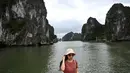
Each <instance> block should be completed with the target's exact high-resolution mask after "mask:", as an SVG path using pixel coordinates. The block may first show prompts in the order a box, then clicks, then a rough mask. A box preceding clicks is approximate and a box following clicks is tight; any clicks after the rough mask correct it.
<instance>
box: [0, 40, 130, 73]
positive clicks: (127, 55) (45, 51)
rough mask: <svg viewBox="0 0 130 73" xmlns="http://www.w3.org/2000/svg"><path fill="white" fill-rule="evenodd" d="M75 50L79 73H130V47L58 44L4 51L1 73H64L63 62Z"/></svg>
mask: <svg viewBox="0 0 130 73" xmlns="http://www.w3.org/2000/svg"><path fill="white" fill-rule="evenodd" d="M70 47H71V48H74V50H75V52H76V53H77V54H76V56H75V57H74V58H75V59H76V60H77V61H78V64H79V73H130V43H129V42H122V43H121V42H120V43H109V44H106V43H94V42H80V41H74V42H58V43H56V44H54V45H51V46H44V47H16V48H6V49H1V51H0V73H61V72H60V71H58V68H59V62H60V61H61V57H62V55H63V54H64V52H65V50H66V49H67V48H70Z"/></svg>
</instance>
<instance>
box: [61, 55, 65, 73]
mask: <svg viewBox="0 0 130 73" xmlns="http://www.w3.org/2000/svg"><path fill="white" fill-rule="evenodd" d="M61 70H62V71H64V70H65V56H63V58H62V64H61Z"/></svg>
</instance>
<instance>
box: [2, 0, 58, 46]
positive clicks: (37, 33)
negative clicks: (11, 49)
mask: <svg viewBox="0 0 130 73" xmlns="http://www.w3.org/2000/svg"><path fill="white" fill-rule="evenodd" d="M46 17H47V10H46V7H45V3H44V0H2V1H1V2H0V42H2V43H4V44H6V45H37V44H41V45H42V44H50V43H53V42H54V39H55V38H56V35H54V28H53V27H52V26H51V25H50V24H49V22H48V20H47V19H46Z"/></svg>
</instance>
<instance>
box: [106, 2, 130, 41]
mask: <svg viewBox="0 0 130 73" xmlns="http://www.w3.org/2000/svg"><path fill="white" fill-rule="evenodd" d="M105 34H106V39H107V40H108V41H124V40H130V7H126V6H123V4H121V3H117V4H114V5H113V6H112V7H111V8H110V10H109V11H108V13H107V15H106V21H105Z"/></svg>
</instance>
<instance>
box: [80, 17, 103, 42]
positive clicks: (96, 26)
mask: <svg viewBox="0 0 130 73" xmlns="http://www.w3.org/2000/svg"><path fill="white" fill-rule="evenodd" d="M102 34H103V26H102V25H101V24H100V23H99V22H98V21H97V20H96V18H92V17H90V18H88V20H87V23H85V24H84V25H83V27H82V41H91V40H94V41H96V40H98V39H101V38H102V37H103V35H102Z"/></svg>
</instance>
